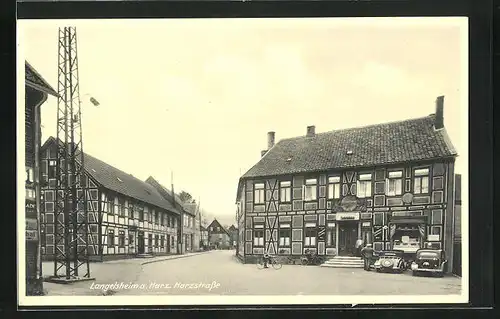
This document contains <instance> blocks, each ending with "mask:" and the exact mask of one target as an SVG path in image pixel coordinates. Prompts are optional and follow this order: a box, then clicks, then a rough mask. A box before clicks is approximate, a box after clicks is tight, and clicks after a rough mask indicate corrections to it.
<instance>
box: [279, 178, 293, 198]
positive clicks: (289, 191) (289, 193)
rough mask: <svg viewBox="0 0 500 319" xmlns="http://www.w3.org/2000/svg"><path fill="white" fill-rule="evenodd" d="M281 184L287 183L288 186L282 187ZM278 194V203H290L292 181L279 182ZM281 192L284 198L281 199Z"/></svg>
mask: <svg viewBox="0 0 500 319" xmlns="http://www.w3.org/2000/svg"><path fill="white" fill-rule="evenodd" d="M283 183H288V185H285V186H283ZM279 189H280V194H279V201H280V203H291V202H292V181H289V180H286V181H280V184H279ZM283 191H285V196H284V197H285V198H284V199H283Z"/></svg>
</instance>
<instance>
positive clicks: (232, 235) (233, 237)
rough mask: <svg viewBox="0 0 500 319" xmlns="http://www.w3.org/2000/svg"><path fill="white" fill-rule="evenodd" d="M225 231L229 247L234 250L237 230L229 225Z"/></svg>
mask: <svg viewBox="0 0 500 319" xmlns="http://www.w3.org/2000/svg"><path fill="white" fill-rule="evenodd" d="M227 231H228V233H229V236H230V238H231V246H232V247H235V248H236V244H237V242H238V228H236V227H235V226H234V225H231V226H230V227H229V228H228V230H227Z"/></svg>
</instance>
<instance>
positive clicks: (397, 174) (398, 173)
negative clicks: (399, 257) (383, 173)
mask: <svg viewBox="0 0 500 319" xmlns="http://www.w3.org/2000/svg"><path fill="white" fill-rule="evenodd" d="M397 177H403V172H402V171H397V172H389V178H397Z"/></svg>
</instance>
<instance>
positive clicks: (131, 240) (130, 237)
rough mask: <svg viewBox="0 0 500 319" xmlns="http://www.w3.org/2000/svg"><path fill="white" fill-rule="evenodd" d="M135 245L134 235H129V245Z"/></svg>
mask: <svg viewBox="0 0 500 319" xmlns="http://www.w3.org/2000/svg"><path fill="white" fill-rule="evenodd" d="M133 244H134V235H133V234H128V245H129V246H132V245H133Z"/></svg>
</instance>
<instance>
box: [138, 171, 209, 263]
mask: <svg viewBox="0 0 500 319" xmlns="http://www.w3.org/2000/svg"><path fill="white" fill-rule="evenodd" d="M146 183H148V184H150V185H151V186H153V187H154V188H155V189H156V190H157V191H158V193H160V194H161V195H162V196H163V198H164V199H166V200H167V201H169V202H170V203H171V204H172V205H173V206H174V207H175V208H176V209H177V210H178V211H180V212H181V216H180V218H181V220H182V229H181V230H182V231H181V233H180V235H179V236H181V238H182V241H181V242H180V245H181V252H182V253H186V252H193V251H198V250H199V249H200V227H199V215H198V214H199V207H198V204H196V203H184V202H183V201H182V199H181V198H180V196H179V195H178V194H176V193H175V191H173V190H172V188H171V189H168V188H167V187H165V186H163V185H162V184H160V182H158V181H157V180H155V179H154V178H153V177H152V176H150V177H149V178H148V179H147V180H146ZM172 194H174V195H172Z"/></svg>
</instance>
